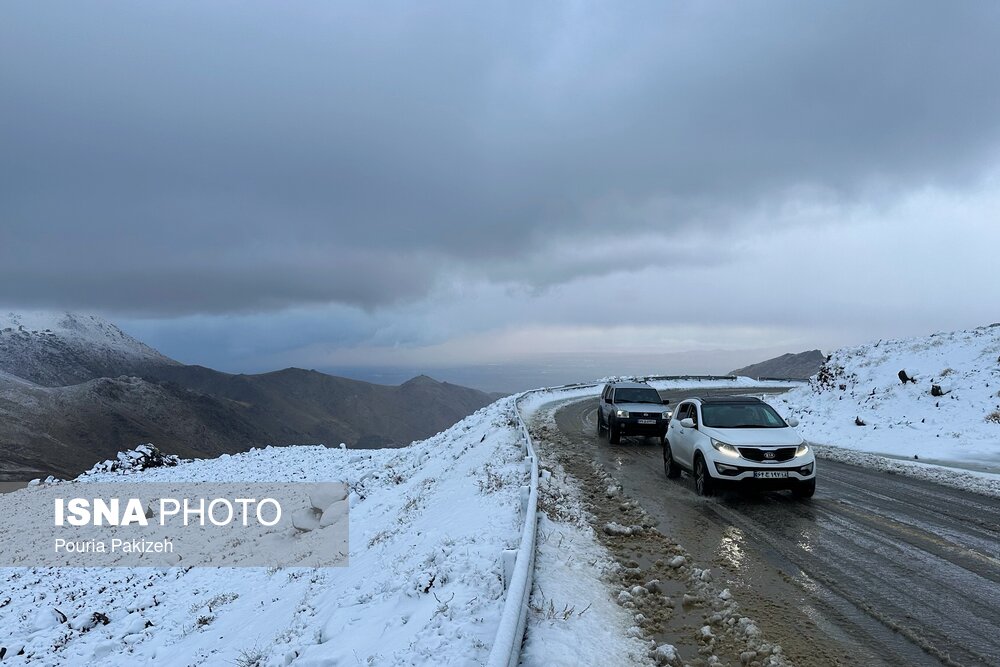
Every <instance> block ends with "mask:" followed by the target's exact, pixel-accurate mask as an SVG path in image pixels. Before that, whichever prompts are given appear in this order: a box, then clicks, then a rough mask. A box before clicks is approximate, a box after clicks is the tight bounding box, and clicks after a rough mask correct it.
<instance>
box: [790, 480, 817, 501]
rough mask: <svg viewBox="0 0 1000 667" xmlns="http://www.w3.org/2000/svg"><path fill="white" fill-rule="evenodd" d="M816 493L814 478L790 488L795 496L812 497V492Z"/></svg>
mask: <svg viewBox="0 0 1000 667" xmlns="http://www.w3.org/2000/svg"><path fill="white" fill-rule="evenodd" d="M814 493H816V478H815V477H814V478H812V479H811V480H809V481H808V482H802V483H801V484H798V485H796V486H795V488H793V489H792V495H793V496H795V497H796V498H812V497H813V494H814Z"/></svg>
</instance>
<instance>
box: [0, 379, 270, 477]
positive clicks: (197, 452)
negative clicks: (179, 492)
mask: <svg viewBox="0 0 1000 667" xmlns="http://www.w3.org/2000/svg"><path fill="white" fill-rule="evenodd" d="M269 435H270V434H268V433H267V432H266V431H264V430H263V429H261V428H260V427H259V426H257V425H256V424H254V423H253V420H252V419H250V418H248V415H247V414H246V411H245V409H243V408H241V407H240V406H234V405H232V404H230V403H229V402H226V401H224V400H220V399H218V398H215V397H212V396H207V395H203V394H198V393H196V392H191V391H187V390H184V389H182V388H180V387H176V386H167V385H158V384H154V383H151V382H147V381H145V380H142V379H140V378H135V377H125V376H123V377H119V378H98V379H96V380H89V381H87V382H84V383H81V384H76V385H71V386H68V387H43V386H41V385H37V384H33V383H31V382H28V381H26V380H23V379H21V378H17V377H14V376H12V375H10V374H7V373H0V481H4V480H5V479H12V480H13V479H25V478H31V477H39V476H45V475H49V474H52V475H56V476H59V477H67V476H71V475H74V474H77V473H79V472H80V471H81V470H86V469H87V468H89V467H90V466H91V465H93V463H94V462H95V461H100V460H104V459H107V458H113V457H114V455H115V454H116V453H117V452H118V451H121V450H123V449H129V448H132V447H134V446H135V445H136V444H138V443H142V442H155V443H157V445H159V446H160V447H163V448H164V449H165V450H166V451H169V452H170V453H174V454H179V455H181V456H184V457H206V456H218V455H219V454H223V453H235V452H241V451H246V450H247V449H249V448H250V447H252V446H255V445H257V446H261V445H264V444H267V443H268V442H270V441H269Z"/></svg>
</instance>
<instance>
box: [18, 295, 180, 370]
mask: <svg viewBox="0 0 1000 667" xmlns="http://www.w3.org/2000/svg"><path fill="white" fill-rule="evenodd" d="M174 365H178V362H176V361H174V360H173V359H169V358H168V357H165V356H164V355H162V354H160V353H159V352H157V351H156V350H154V349H153V348H151V347H149V346H148V345H146V344H144V343H142V342H140V341H138V340H136V339H135V338H132V337H131V336H129V335H128V334H126V333H125V332H124V331H122V330H121V329H119V328H118V327H117V326H115V325H114V324H112V323H111V322H108V321H107V320H104V319H102V318H100V317H98V316H97V315H82V314H75V313H51V312H41V311H36V312H20V313H7V314H6V315H0V371H6V372H7V373H10V374H11V375H15V376H17V377H20V378H22V379H25V380H30V381H31V382H34V383H35V384H39V385H42V386H46V387H61V386H66V385H71V384H78V383H81V382H86V381H87V380H94V379H96V378H101V377H117V376H119V375H136V374H138V373H139V372H141V371H142V370H143V369H146V368H149V367H155V366H174Z"/></svg>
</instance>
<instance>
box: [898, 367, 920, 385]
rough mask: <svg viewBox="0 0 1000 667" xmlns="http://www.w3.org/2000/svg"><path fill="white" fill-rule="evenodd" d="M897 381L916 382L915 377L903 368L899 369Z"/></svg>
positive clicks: (904, 382)
mask: <svg viewBox="0 0 1000 667" xmlns="http://www.w3.org/2000/svg"><path fill="white" fill-rule="evenodd" d="M899 381H900V382H902V383H903V384H906V383H907V382H912V383H914V384H916V383H917V380H916V378H914V377H911V376H910V375H908V374H907V372H906V371H905V370H902V371H899Z"/></svg>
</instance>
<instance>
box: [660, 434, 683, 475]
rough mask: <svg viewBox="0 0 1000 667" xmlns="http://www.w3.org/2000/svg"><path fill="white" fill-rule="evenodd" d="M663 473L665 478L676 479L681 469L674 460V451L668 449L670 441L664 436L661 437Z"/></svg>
mask: <svg viewBox="0 0 1000 667" xmlns="http://www.w3.org/2000/svg"><path fill="white" fill-rule="evenodd" d="M663 473H664V474H665V475H666V476H667V479H677V478H678V477H680V476H681V469H680V468H679V467H678V466H677V462H676V461H674V453H673V451H671V449H670V441H669V440H667V439H666V438H664V439H663Z"/></svg>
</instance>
